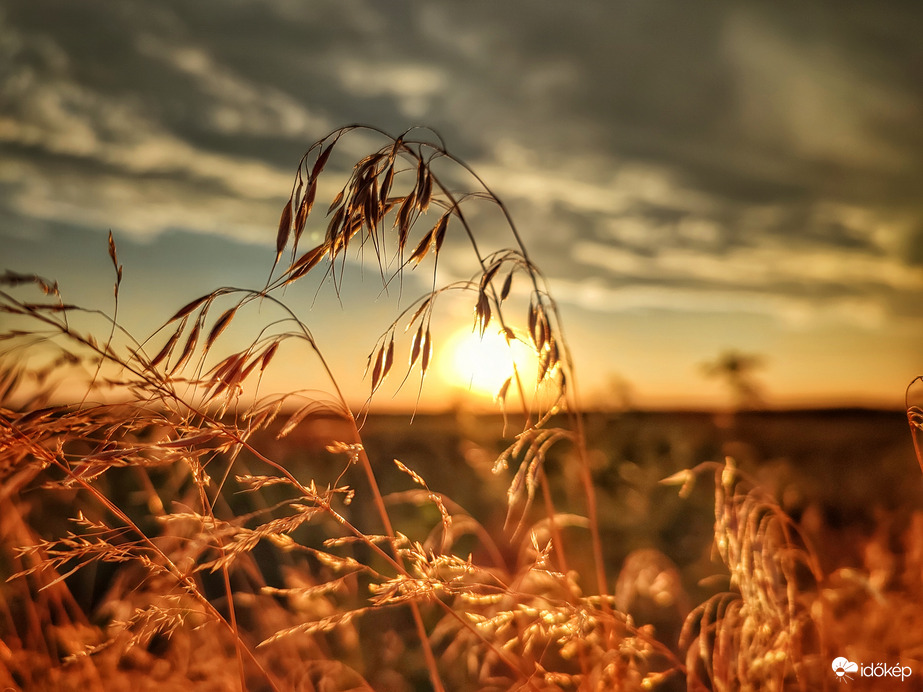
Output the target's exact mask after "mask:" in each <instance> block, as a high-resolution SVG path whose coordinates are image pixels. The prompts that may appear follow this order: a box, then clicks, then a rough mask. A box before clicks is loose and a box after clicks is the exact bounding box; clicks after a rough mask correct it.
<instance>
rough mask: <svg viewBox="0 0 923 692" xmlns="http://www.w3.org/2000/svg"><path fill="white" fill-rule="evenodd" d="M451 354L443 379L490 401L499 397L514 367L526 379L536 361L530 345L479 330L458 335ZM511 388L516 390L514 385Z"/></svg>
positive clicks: (461, 332)
mask: <svg viewBox="0 0 923 692" xmlns="http://www.w3.org/2000/svg"><path fill="white" fill-rule="evenodd" d="M448 353H450V358H448V359H447V360H446V361H445V365H444V367H443V372H442V376H443V379H444V380H445V381H446V382H447V383H449V384H450V385H453V386H455V387H458V388H460V389H465V390H467V391H469V392H470V393H471V394H474V395H476V396H480V397H487V398H493V397H495V396H497V393H498V392H499V391H500V389H501V388H502V387H503V384H504V382H506V380H507V379H509V378H511V377H512V376H513V372H514V364H515V367H516V368H518V370H519V374H520V375H521V376H525V371H528V369H529V367H528V366H529V364H530V363H531V361H532V360H534V358H533V357H532V356H531V354H530V351H529V348H528V347H527V346H525V345H524V344H522V343H521V342H519V341H516V340H514V341H512V342H511V343H507V340H506V337H504V336H503V334H502V333H500V332H496V331H491V330H488V331H487V332H485V333H484V336H483V337H482V336H481V335H480V334H479V333H478V332H477V331H460V332H458V333H456V334H455V335H454V336H453V337H452V338H451V340H450V341H449V344H448ZM532 369H533V370H534V366H533V368H532ZM511 386H512V387H515V383H514V384H512V385H511ZM512 391H513V390H510V392H511V393H512Z"/></svg>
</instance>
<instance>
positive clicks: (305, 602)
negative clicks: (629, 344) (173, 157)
mask: <svg viewBox="0 0 923 692" xmlns="http://www.w3.org/2000/svg"><path fill="white" fill-rule="evenodd" d="M354 133H355V128H345V129H343V130H338V131H336V132H334V133H332V134H331V135H330V136H328V137H327V138H325V139H324V140H321V141H320V142H318V143H317V144H316V145H315V146H314V147H312V149H311V150H310V151H309V152H308V153H307V154H306V155H305V157H304V158H303V159H302V161H301V162H300V164H299V167H298V171H297V175H296V177H295V181H294V184H293V188H292V196H291V199H290V201H289V203H287V204H286V205H285V208H284V210H283V213H282V217H281V219H280V224H279V230H278V235H277V242H276V247H277V252H276V256H275V259H274V261H272V262H271V264H272V269H271V271H270V273H269V277H268V279H267V282H266V285H265V286H262V287H257V288H228V287H221V288H216V290H215V291H213V292H212V293H209V294H207V295H205V296H202V297H199V298H195V297H191V298H194V299H193V300H191V302H189V303H188V304H187V305H185V306H183V307H180V308H179V309H177V310H176V312H175V313H174V315H173V317H172V318H171V319H170V320H169V321H168V322H167V324H166V325H164V327H163V328H162V329H161V330H160V331H159V332H158V333H157V334H155V335H154V336H153V337H151V338H150V339H147V340H145V341H139V340H136V338H135V337H134V336H133V335H131V334H127V333H125V332H123V331H122V330H121V328H120V324H119V320H118V294H119V285H120V283H121V281H122V278H123V267H122V265H121V264H120V262H119V259H118V251H117V245H116V243H115V241H114V239H113V238H112V237H111V236H110V240H109V254H110V257H111V260H112V267H113V276H114V279H115V292H114V294H115V307H114V308H113V309H111V310H108V311H97V310H96V309H95V308H93V309H87V308H84V307H79V306H76V305H72V304H70V303H68V302H67V296H66V295H62V292H61V291H60V290H59V289H58V287H57V285H56V284H55V283H54V282H53V281H51V280H47V279H43V278H41V277H37V276H32V275H29V274H20V273H15V272H11V271H7V273H6V274H5V275H3V276H2V277H0V283H2V289H0V309H2V310H3V312H4V318H5V324H9V325H10V327H9V328H8V329H6V330H5V332H4V334H3V335H2V338H3V341H2V342H0V343H2V345H3V346H2V348H3V350H2V354H0V358H2V360H0V478H2V489H0V574H2V576H3V581H2V586H0V634H2V640H0V688H5V689H11V690H20V689H21V690H77V689H81V690H88V689H92V690H148V689H150V690H155V689H156V690H172V689H177V690H179V689H182V690H190V689H196V690H199V689H202V690H233V689H246V690H319V691H320V690H359V689H374V690H418V689H419V690H423V689H436V690H558V689H579V690H608V689H624V690H643V689H659V690H677V689H688V690H788V689H792V690H822V689H834V688H836V687H837V686H838V685H839V684H841V683H843V684H845V683H848V684H849V685H851V688H852V689H885V687H883V685H884V684H886V685H888V687H887V689H900V688H901V686H903V687H904V688H906V689H914V687H913V685H914V684H919V682H920V675H923V668H921V661H923V622H921V618H923V606H921V604H923V511H921V510H923V504H921V499H923V498H921V493H920V480H921V479H920V477H919V468H918V467H917V461H916V459H915V455H914V446H913V444H912V435H911V432H913V433H914V434H919V433H920V429H921V417H920V415H921V414H920V411H919V409H918V408H916V407H911V410H910V411H909V413H910V418H909V421H910V423H911V426H910V427H908V417H907V416H905V415H904V413H903V412H898V413H891V412H875V411H828V412H764V413H757V412H738V413H735V414H727V413H725V414H723V415H721V416H717V417H716V416H713V415H711V414H705V413H689V412H673V413H666V412H664V413H656V414H652V413H641V412H632V411H625V412H620V413H589V412H586V411H582V410H581V408H580V406H579V403H578V399H577V397H576V392H575V391H574V387H573V386H572V382H573V377H572V375H573V365H572V363H571V360H570V359H571V356H570V351H569V349H568V343H567V340H566V338H565V336H564V334H563V330H562V328H561V322H560V319H559V316H558V312H557V306H556V304H555V302H554V300H553V298H552V296H551V295H550V294H549V292H548V290H547V287H546V286H545V283H544V280H543V278H542V275H541V273H540V272H539V270H538V268H536V267H535V266H534V265H533V264H532V263H531V261H530V259H529V256H528V253H527V250H526V248H525V247H524V246H523V245H522V243H521V241H520V238H519V235H518V233H517V231H516V228H515V225H514V224H513V221H512V219H510V218H509V216H508V214H507V212H506V209H505V207H504V206H503V204H502V202H500V201H499V200H498V199H497V198H496V197H495V196H494V195H493V194H492V193H491V192H490V190H489V189H488V188H487V187H486V186H485V185H484V184H483V183H482V182H481V181H480V180H479V179H478V178H477V177H476V175H474V174H473V173H472V172H471V171H470V170H468V169H467V168H466V167H465V165H464V163H463V162H461V161H457V160H455V159H453V158H452V157H451V156H450V155H449V154H448V153H447V152H445V151H444V150H443V149H442V147H441V145H440V144H439V143H438V142H435V141H434V140H433V139H426V138H425V137H424V138H422V139H416V138H415V137H416V136H417V135H416V134H415V133H405V135H402V136H400V137H397V138H390V137H387V136H384V135H382V134H381V133H377V132H375V131H368V130H365V131H363V134H364V136H372V135H374V136H378V137H381V138H382V139H383V141H384V144H383V145H381V146H380V148H378V149H373V150H372V152H371V153H370V154H369V155H368V156H366V157H364V158H362V159H361V160H360V161H358V163H356V164H355V166H354V167H353V169H352V172H351V174H350V176H349V178H348V180H347V181H346V183H345V185H344V186H343V187H342V189H341V191H340V192H339V193H337V194H335V195H334V196H333V199H332V201H330V202H328V201H327V200H324V202H323V205H324V207H327V205H328V204H329V208H327V216H326V218H325V219H324V220H323V223H324V224H326V229H327V230H326V233H325V234H324V235H323V240H322V241H321V242H320V244H318V245H316V246H315V247H313V248H310V249H308V250H306V251H305V250H304V248H299V241H301V240H302V239H303V238H307V237H309V236H308V235H303V234H304V231H305V228H306V224H307V223H308V219H309V217H310V218H314V216H321V215H322V213H319V212H315V214H314V216H311V213H312V209H313V206H314V202H315V199H317V195H318V181H319V180H320V179H321V176H322V174H323V171H324V168H325V166H326V164H327V161H328V159H329V157H330V156H331V155H332V153H333V150H334V147H335V145H337V144H338V142H340V140H341V139H343V138H346V137H349V136H351V135H352V134H354ZM424 134H425V133H424ZM446 169H448V170H450V171H455V173H453V174H452V175H458V174H459V173H460V174H464V175H465V176H467V179H468V181H469V182H471V181H473V183H472V185H473V187H474V189H475V191H474V192H471V193H464V194H460V193H453V192H451V191H450V187H449V186H448V185H447V184H446V183H445V182H444V180H446V179H447V178H443V177H442V176H443V175H446V176H447V175H450V174H449V173H448V172H447V171H446ZM454 180H455V179H454V178H453V181H454ZM453 188H454V182H453ZM478 204H485V205H491V206H492V207H493V208H494V209H495V210H498V211H499V213H500V215H501V216H502V217H504V219H505V223H506V229H507V232H508V236H507V237H508V241H509V246H508V247H501V248H500V249H491V250H489V251H488V250H487V249H485V247H486V246H485V245H484V244H482V243H481V242H480V236H479V235H478V232H477V229H476V228H474V227H472V225H470V224H469V221H468V216H467V209H468V208H469V206H472V205H478ZM449 235H451V236H452V241H451V242H446V238H447V236H449ZM495 238H496V234H495V233H494V234H492V235H491V239H495ZM355 250H358V255H359V257H360V258H361V259H363V260H364V261H366V262H370V263H371V265H372V266H374V267H375V271H376V272H380V274H381V277H382V280H383V281H384V282H385V283H386V284H388V283H396V282H398V281H399V280H400V279H401V277H402V276H403V275H404V274H405V273H406V272H408V271H410V270H411V269H412V268H414V267H420V269H419V270H420V271H426V270H427V269H426V268H427V267H429V269H430V270H431V271H432V281H433V285H432V289H431V290H430V291H429V292H427V293H426V294H424V295H423V296H421V297H419V298H417V299H412V298H411V299H408V302H407V305H406V307H405V308H404V309H403V311H401V312H399V313H398V314H396V315H395V318H394V322H393V324H392V325H391V327H389V328H388V329H386V330H385V332H384V333H383V334H380V335H369V336H370V339H371V340H372V342H373V343H374V348H373V349H372V351H371V353H370V354H369V358H368V363H367V384H368V386H369V390H370V391H371V393H372V395H373V401H374V393H375V391H376V390H377V389H378V388H379V387H380V386H381V385H382V382H384V381H386V380H388V379H389V378H390V379H397V380H398V381H400V380H401V378H404V377H405V376H406V375H411V374H412V375H414V376H425V375H426V373H427V370H428V368H429V367H430V365H431V362H432V361H431V358H432V353H433V349H434V348H438V341H437V340H436V339H434V336H433V332H432V330H431V326H432V325H433V324H434V315H435V314H436V312H437V311H438V310H439V307H440V305H441V302H440V301H441V300H442V299H443V296H445V295H447V294H450V293H451V294H453V295H454V294H460V295H461V296H462V297H463V299H464V300H468V301H469V302H470V306H471V314H472V315H473V316H474V325H473V327H474V329H475V330H477V331H479V332H480V333H482V334H483V333H486V332H487V331H488V330H491V331H498V332H499V333H500V334H502V335H503V336H504V337H505V338H506V340H507V341H508V342H509V343H518V344H523V345H525V346H526V347H528V349H530V352H531V353H532V358H533V367H532V368H531V371H530V374H529V375H528V376H527V375H525V374H523V373H520V372H518V371H513V372H511V374H510V376H509V378H508V379H507V380H506V381H505V382H504V383H503V384H502V385H501V386H500V388H499V390H498V392H497V396H496V402H497V406H498V412H497V413H496V414H492V415H485V414H479V413H475V412H473V411H465V410H457V411H452V412H449V413H443V414H438V415H436V414H429V415H427V414H424V413H422V412H421V413H418V414H417V415H416V416H415V417H414V420H413V421H412V423H411V420H410V419H411V416H410V415H409V414H407V415H397V414H393V415H375V414H374V413H373V414H370V415H366V412H365V411H361V412H359V413H356V412H354V411H353V409H351V408H350V406H349V405H348V403H347V402H348V401H351V400H352V398H353V396H354V394H353V393H346V392H343V391H341V390H340V387H339V385H338V382H339V380H338V378H337V374H336V373H334V372H332V371H331V369H330V368H329V366H328V365H327V361H326V359H325V357H324V354H323V352H322V351H321V350H320V349H319V347H318V346H317V344H316V343H315V341H314V339H313V337H312V334H311V331H310V325H308V324H306V322H305V321H303V320H302V319H301V318H300V317H299V316H298V314H297V312H296V311H295V309H294V308H293V307H292V306H290V305H289V304H288V303H287V302H286V289H288V288H289V287H292V286H294V285H296V284H298V283H299V282H301V281H303V280H307V278H308V277H315V276H317V275H322V276H323V278H324V279H326V280H327V281H329V282H331V283H332V284H333V285H334V286H335V287H341V285H342V284H341V282H342V281H343V280H344V274H345V272H344V267H345V263H346V261H347V259H346V258H347V257H353V255H354V254H355V253H354V251H355ZM462 251H464V252H467V253H469V255H470V257H472V258H473V267H474V270H473V272H472V274H471V276H470V278H468V279H465V280H461V281H453V282H451V283H449V284H447V285H445V286H443V285H439V283H438V281H437V279H438V277H439V276H440V274H439V273H438V272H437V271H436V268H437V266H438V263H439V261H440V259H441V258H443V257H444V256H445V253H447V252H452V253H460V252H462ZM269 259H270V260H272V258H269ZM349 261H354V260H353V259H350V260H349ZM125 271H127V272H130V267H129V268H125ZM256 307H259V308H260V316H264V315H270V314H271V315H273V316H271V317H265V320H266V321H265V323H264V324H263V325H262V326H260V327H259V328H258V329H257V331H256V332H255V333H254V334H252V335H251V338H250V341H249V342H248V344H247V345H246V346H245V347H244V348H243V349H230V351H228V350H227V347H226V340H225V339H224V338H223V335H224V334H225V332H226V331H227V330H229V329H231V328H233V327H234V326H236V325H238V322H239V321H240V320H241V319H242V317H241V316H242V315H244V314H246V313H247V312H248V311H251V312H252V311H254V309H255V308H256ZM232 323H233V324H232ZM100 324H101V325H102V328H100V327H99V325H100ZM88 325H95V326H88ZM376 338H377V341H375V339H376ZM434 343H435V345H434ZM292 345H294V346H295V347H297V348H300V349H302V350H303V352H304V353H305V358H306V359H311V361H312V362H313V363H314V366H315V368H317V369H319V370H321V371H323V372H326V374H327V375H328V384H327V391H328V395H327V396H326V397H324V398H318V397H317V396H315V395H311V394H309V393H305V392H302V391H283V392H281V393H262V392H261V390H260V388H259V385H260V382H261V380H262V379H263V377H264V375H265V374H266V373H267V372H269V371H271V369H272V368H273V367H274V364H275V363H276V362H277V361H276V360H275V359H276V357H277V354H278V353H279V352H280V351H282V350H284V349H287V348H289V347H291V346H292ZM65 385H66V386H65ZM406 386H411V387H412V386H415V385H414V384H411V383H408V384H407V385H406ZM73 391H76V392H78V394H77V395H76V396H70V397H69V398H66V399H64V400H62V392H73ZM840 657H844V658H845V659H848V660H849V661H852V662H856V661H858V662H860V663H867V664H876V663H881V664H882V668H881V670H882V671H883V670H884V669H885V668H884V667H885V666H891V667H895V669H896V670H899V671H900V670H909V671H911V674H910V678H909V679H908V680H904V681H903V682H901V681H900V680H898V679H896V678H894V677H893V676H891V677H890V678H889V679H888V680H887V681H882V680H881V679H872V680H869V679H866V677H863V674H862V670H863V668H862V667H857V669H856V671H858V672H856V671H853V669H852V668H849V669H846V668H841V669H840V670H839V671H837V670H835V669H834V667H832V663H833V662H834V661H835V660H837V659H838V658H840ZM879 677H881V676H879ZM904 677H906V675H905V676H904ZM873 683H874V684H873Z"/></svg>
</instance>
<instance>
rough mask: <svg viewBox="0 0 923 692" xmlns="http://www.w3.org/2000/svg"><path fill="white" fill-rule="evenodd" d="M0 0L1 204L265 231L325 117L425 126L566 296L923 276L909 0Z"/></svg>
mask: <svg viewBox="0 0 923 692" xmlns="http://www.w3.org/2000/svg"><path fill="white" fill-rule="evenodd" d="M2 13H3V17H2V21H3V24H4V30H3V32H2V36H0V58H2V59H0V64H2V65H4V66H3V67H0V70H2V72H0V74H2V83H0V90H2V91H0V95H2V103H3V106H2V112H0V146H3V149H4V156H3V162H2V163H0V185H3V187H4V190H5V195H4V197H3V199H4V200H5V202H4V203H5V204H6V205H8V208H7V209H6V211H5V217H6V218H7V219H12V221H10V222H9V223H15V220H16V219H17V218H18V219H20V220H21V221H22V223H23V224H25V223H26V221H27V220H31V222H34V220H36V219H38V220H43V219H44V220H45V221H46V222H47V223H49V224H51V223H64V222H68V223H72V224H77V225H82V226H85V227H99V228H101V229H102V228H108V227H110V226H111V227H114V228H116V229H118V230H123V231H127V232H131V233H134V234H136V235H138V236H143V235H146V234H148V235H150V234H156V233H159V232H163V231H165V230H169V229H174V228H182V229H185V230H187V231H191V232H207V233H212V234H232V235H233V236H234V237H236V238H238V239H247V240H250V241H259V242H266V243H269V242H271V240H272V238H271V236H272V233H271V231H268V230H267V229H268V228H270V227H271V226H272V223H273V221H274V218H275V217H276V216H277V214H278V208H277V207H278V205H279V203H280V202H281V200H282V199H283V198H284V196H285V194H286V191H287V190H288V187H289V184H290V179H291V170H292V168H293V167H294V163H295V162H296V161H297V157H298V156H299V155H300V153H301V152H302V151H303V149H304V148H305V147H306V146H307V144H308V143H309V142H310V141H312V140H313V139H315V138H317V137H319V136H321V135H323V134H325V133H326V132H327V131H328V130H329V129H331V128H333V127H335V126H338V125H342V124H347V123H350V122H356V121H362V122H369V123H372V124H375V125H378V126H381V127H383V128H385V129H387V130H391V131H394V132H398V131H400V130H402V129H404V128H405V127H407V126H409V125H414V124H426V125H430V126H432V127H434V128H436V129H437V130H438V131H439V132H440V133H441V134H442V135H443V136H444V137H445V138H446V140H447V142H448V144H449V147H450V149H451V150H453V151H454V152H456V153H458V154H460V155H462V156H463V157H465V158H467V159H468V160H469V162H471V163H472V164H473V165H474V167H475V169H476V170H477V171H478V172H479V173H481V174H482V176H483V177H484V178H485V180H487V181H488V183H489V184H491V185H492V186H494V187H495V189H496V191H497V192H499V193H500V194H501V195H502V196H503V197H504V199H505V200H506V201H507V202H508V203H509V204H510V206H511V208H512V209H513V212H514V217H515V218H516V219H517V222H518V224H519V226H520V227H521V229H522V230H523V232H524V233H525V234H526V236H527V243H528V244H529V245H530V246H531V247H533V248H534V256H535V259H536V261H537V262H538V263H539V264H540V265H541V266H543V267H544V268H545V270H546V272H547V273H548V274H549V275H550V276H551V277H552V279H553V280H554V282H555V285H556V286H560V287H561V289H562V292H563V294H565V295H566V296H567V297H568V299H569V300H573V301H575V302H582V303H584V304H587V305H591V306H593V307H594V308H596V309H611V310H620V309H629V308H636V307H637V308H647V307H656V308H664V309H677V310H688V309H690V306H695V309H700V310H705V311H709V310H713V311H720V310H725V309H727V307H728V305H729V304H733V306H735V309H740V310H744V311H746V310H751V311H757V312H765V313H768V314H776V315H781V316H783V317H785V316H791V315H796V316H797V319H805V315H810V314H811V312H812V311H815V312H816V311H818V310H826V311H827V312H828V314H831V313H830V312H829V310H828V308H829V307H830V306H831V305H838V306H839V308H838V310H839V312H837V314H839V315H840V316H841V318H842V319H843V320H846V321H849V320H855V321H859V322H862V323H871V322H874V321H875V320H879V321H880V320H882V319H885V318H886V316H887V315H889V314H891V315H894V314H897V315H905V316H909V315H910V314H911V313H910V311H909V310H907V309H906V306H907V305H911V304H913V303H914V301H915V300H916V299H918V298H919V296H920V294H921V292H923V278H921V277H920V275H919V272H918V266H919V256H920V250H919V246H920V240H919V238H920V233H919V228H920V218H921V216H923V205H921V203H920V202H919V201H918V190H919V188H920V184H921V182H923V164H921V162H923V133H921V130H920V128H919V126H918V123H919V122H921V120H923V86H921V85H923V79H921V78H920V77H921V71H923V49H921V48H920V45H919V42H918V40H917V35H916V33H917V32H916V31H915V27H916V26H919V25H920V24H919V23H920V21H921V20H923V10H920V9H919V8H918V7H917V6H916V5H915V4H913V3H906V4H903V5H902V4H899V3H888V4H887V6H882V5H880V4H875V5H872V4H870V3H840V4H838V5H837V6H836V7H832V6H831V7H826V6H822V5H819V4H817V5H812V6H810V7H799V8H797V9H795V8H791V7H788V6H782V5H780V4H777V3H769V2H765V3H762V2H757V3H731V4H729V5H728V4H725V5H720V6H719V5H710V4H696V5H695V7H694V8H693V7H691V6H689V5H686V4H680V3H675V2H674V3H668V2H661V1H658V0H649V1H645V2H613V3H584V4H581V5H580V6H579V8H575V7H572V6H567V5H564V4H563V3H552V2H534V3H527V4H524V3H487V2H474V3H464V4H460V3H449V2H429V3H425V4H420V5H413V6H411V5H409V4H404V3H374V2H332V1H330V2H312V3H310V4H309V5H307V4H305V3H301V2H295V1H294V0H291V1H289V0H272V1H267V2H243V1H235V2H217V1H200V2H195V3H186V2H179V1H175V2H160V3H144V2H131V1H126V2H120V3H118V4H114V5H110V4H104V3H72V2H68V1H66V0H60V1H58V2H53V1H50V0H48V1H46V0H43V1H41V2H35V3H15V4H12V5H10V6H7V7H5V8H4V9H3V10H2ZM3 232H5V233H9V232H10V231H8V230H7V231H3ZM575 277H582V278H581V279H579V280H578V279H576V278H575Z"/></svg>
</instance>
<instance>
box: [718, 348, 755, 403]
mask: <svg viewBox="0 0 923 692" xmlns="http://www.w3.org/2000/svg"><path fill="white" fill-rule="evenodd" d="M765 363H766V359H765V358H764V357H763V356H760V355H758V354H754V353H741V352H740V351H736V350H733V349H731V350H728V351H724V352H723V353H721V354H720V355H719V356H718V357H717V358H716V359H715V360H713V361H709V362H707V363H703V364H702V370H703V372H704V373H705V376H706V377H711V378H715V379H721V380H723V381H724V383H725V384H726V385H727V386H728V388H729V389H730V392H731V397H732V402H733V407H734V408H735V409H737V410H741V409H758V408H762V407H763V406H764V404H765V399H764V397H763V386H762V384H760V382H759V381H758V380H757V379H756V377H755V375H754V372H755V371H756V370H758V369H760V368H762V367H763V366H764V365H765Z"/></svg>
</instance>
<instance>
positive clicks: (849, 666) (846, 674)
mask: <svg viewBox="0 0 923 692" xmlns="http://www.w3.org/2000/svg"><path fill="white" fill-rule="evenodd" d="M833 672H834V673H836V680H837V682H846V681H847V680H852V676H851V675H850V673H858V672H859V664H858V663H853V662H852V661H849V660H847V659H845V658H843V657H842V656H840V657H839V658H835V659H833Z"/></svg>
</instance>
